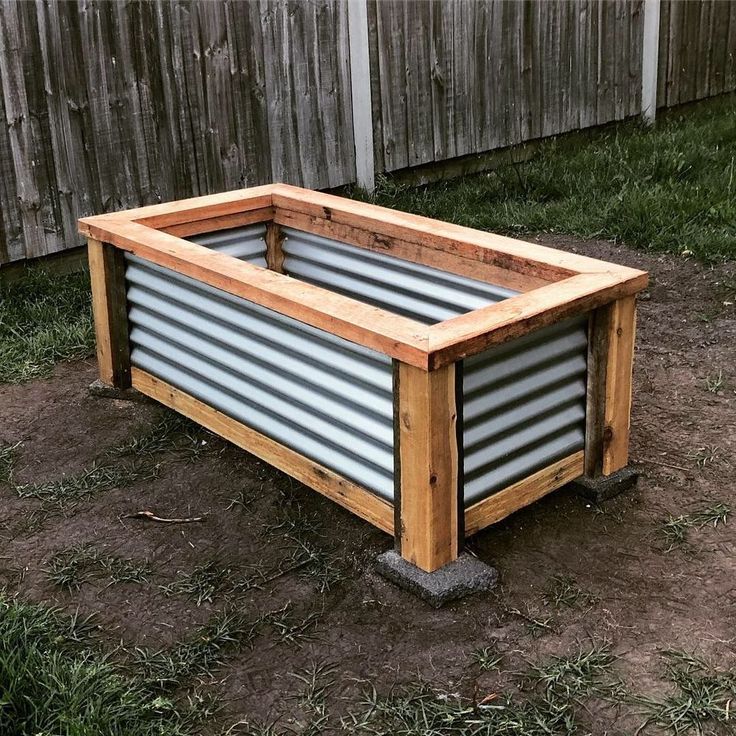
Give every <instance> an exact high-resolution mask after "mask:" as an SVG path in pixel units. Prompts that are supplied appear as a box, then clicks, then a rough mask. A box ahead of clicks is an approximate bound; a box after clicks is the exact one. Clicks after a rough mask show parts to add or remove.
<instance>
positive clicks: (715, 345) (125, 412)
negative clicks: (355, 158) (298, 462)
mask: <svg viewBox="0 0 736 736" xmlns="http://www.w3.org/2000/svg"><path fill="white" fill-rule="evenodd" d="M538 240H539V241H540V242H545V243H548V244H551V245H554V246H556V247H561V248H566V249H570V250H575V251H577V252H580V253H585V254H588V255H592V256H596V257H600V258H604V259H607V260H612V261H615V262H618V263H623V264H627V265H631V266H635V267H639V268H644V269H647V270H648V271H650V273H651V286H650V288H649V289H648V291H647V292H645V294H644V295H643V299H642V300H641V302H640V305H639V325H638V338H637V355H636V367H635V388H634V409H633V417H632V441H631V460H632V463H633V464H634V465H635V466H636V467H637V468H638V469H639V470H640V472H641V478H640V481H639V485H638V488H637V489H636V490H635V491H633V492H629V493H627V494H625V495H622V496H619V497H617V498H615V499H613V500H611V501H608V502H606V503H605V505H603V506H602V507H600V508H596V507H594V506H593V505H591V504H590V503H589V502H586V501H584V500H582V499H581V498H579V497H576V496H575V495H573V494H572V492H570V491H569V490H567V489H562V490H560V491H559V492H556V493H554V494H551V495H550V496H548V497H546V498H545V499H543V500H541V501H539V502H537V503H535V504H534V505H532V506H531V507H528V508H527V509H525V510H522V511H520V512H518V513H516V514H515V515H513V516H512V517H510V518H509V519H507V520H505V521H504V522H502V523H500V524H498V525H496V526H494V527H492V528H490V529H487V530H486V531H484V532H482V533H480V534H478V535H476V536H475V537H474V538H472V539H470V540H469V543H468V544H469V547H470V548H471V549H472V551H474V552H475V553H476V554H477V555H478V556H479V557H480V558H481V559H483V560H485V561H486V562H488V563H489V564H491V565H493V566H495V567H496V568H497V569H498V570H499V572H500V579H501V584H500V585H499V587H498V588H497V589H496V590H495V591H494V592H493V593H490V594H487V595H482V596H480V595H479V596H474V597H471V598H467V599H465V600H463V601H460V602H457V603H455V604H452V605H449V606H447V607H445V608H443V609H441V610H434V609H432V608H430V607H428V606H427V605H425V604H423V603H421V602H420V601H418V600H417V599H415V598H414V597H412V596H411V595H410V594H407V593H405V592H403V591H402V590H399V589H397V588H396V587H394V586H393V585H391V584H390V583H388V582H386V581H385V580H383V579H382V578H380V577H379V576H377V575H376V574H375V572H374V571H373V559H374V558H375V556H376V555H377V554H379V553H380V552H381V551H383V550H385V549H387V548H388V547H389V546H390V545H391V540H390V539H389V537H388V536H386V535H385V534H383V533H382V532H380V531H378V530H376V529H374V528H372V527H371V526H370V525H368V524H367V523H365V522H363V521H361V520H359V519H357V518H356V517H353V516H351V515H350V514H349V513H347V512H345V511H343V510H342V509H341V508H339V507H338V506H336V505H334V504H333V503H331V502H329V501H327V500H326V499H324V498H322V497H321V496H320V495H318V494H316V493H314V492H312V491H310V490H308V489H306V488H304V487H302V486H300V485H299V484H296V483H294V482H292V481H290V480H289V479H288V478H287V477H286V476H284V475H283V474H281V473H279V472H278V471H275V470H273V469H271V468H270V467H269V466H267V465H266V464H264V463H262V462H260V461H259V460H257V459H255V458H253V457H252V456H249V455H248V454H247V453H245V452H242V451H240V450H238V449H237V448H235V447H233V446H231V445H229V444H227V443H225V442H224V441H221V440H219V439H217V438H210V440H209V441H208V446H207V447H206V448H205V449H204V451H203V452H201V453H200V454H198V455H197V456H196V457H194V458H191V457H187V456H183V455H182V454H181V453H177V452H175V451H170V452H163V453H159V454H158V455H156V456H155V461H156V462H157V463H159V465H160V466H159V475H158V477H157V478H156V479H154V480H152V481H146V482H143V483H137V484H134V485H131V486H130V487H127V488H120V489H116V490H111V491H106V492H104V493H101V494H99V495H97V496H95V497H93V498H91V499H89V500H86V501H83V502H81V503H79V504H77V505H76V506H74V507H72V508H68V509H65V510H63V511H61V512H57V513H53V514H51V515H41V516H38V514H36V515H33V514H34V511H35V512H37V511H38V509H39V506H40V503H39V502H38V501H36V500H33V499H19V498H17V497H16V494H15V493H14V492H13V491H12V489H11V488H10V487H9V486H7V485H6V486H2V485H0V509H2V515H1V517H0V574H1V575H2V578H3V580H4V582H5V583H6V584H7V585H8V587H9V589H10V590H11V591H14V592H17V593H18V594H19V595H20V596H22V597H23V598H24V599H28V600H32V601H38V602H45V603H49V602H51V603H53V604H55V605H58V606H60V607H61V608H62V609H64V610H66V611H68V612H70V613H71V612H76V611H79V612H80V613H81V614H83V615H87V614H91V613H94V614H96V621H97V623H98V624H99V626H100V630H101V633H102V635H103V637H104V638H105V639H106V640H107V641H109V642H110V644H111V645H114V644H116V643H118V642H120V641H122V642H123V643H124V644H125V645H126V646H134V645H135V646H146V647H153V648H160V647H167V646H171V645H172V644H173V643H175V642H176V641H179V640H181V639H183V638H185V637H186V636H187V635H188V634H190V633H191V632H192V631H194V630H195V629H196V628H197V627H198V626H201V625H202V624H203V623H204V622H205V621H206V620H207V619H208V618H209V617H210V616H211V615H212V613H213V612H214V611H215V610H219V609H221V608H222V607H223V606H224V605H225V602H224V598H223V597H222V596H221V597H219V598H215V600H214V602H213V603H206V602H205V603H202V605H200V606H197V605H196V603H195V602H194V601H193V600H192V599H190V598H187V597H184V596H181V595H174V596H167V595H165V593H164V591H163V590H162V589H161V586H162V585H165V584H167V583H170V582H172V581H174V580H177V579H179V577H180V575H179V574H180V573H182V572H187V571H190V572H191V571H192V570H193V569H194V568H195V567H196V566H197V565H201V564H203V563H204V562H208V561H214V562H215V563H216V564H217V565H220V566H222V567H225V568H231V569H232V570H233V571H235V572H234V573H233V574H235V573H236V572H237V571H244V570H247V569H248V568H249V566H252V565H254V564H257V565H260V566H262V567H263V568H264V569H265V568H272V567H273V566H275V565H277V564H278V563H279V562H283V561H284V560H285V559H286V558H287V557H288V554H289V553H290V551H291V550H293V548H294V543H293V541H292V540H290V539H289V535H290V534H291V536H294V535H295V534H297V535H298V534H301V533H302V532H304V530H305V529H306V532H304V533H307V534H309V535H311V538H313V539H316V540H317V541H318V543H319V544H320V545H322V547H324V548H326V549H327V552H328V555H329V559H330V564H331V565H332V567H333V568H334V574H335V579H334V580H333V581H332V585H331V587H330V589H329V590H327V591H325V592H321V591H320V590H319V585H318V583H317V580H316V579H314V578H312V577H310V576H307V575H304V574H302V573H300V572H299V571H295V572H291V573H288V574H284V575H282V576H280V577H278V578H276V579H275V580H273V581H272V582H270V583H266V584H264V585H263V586H262V587H261V588H257V589H253V590H250V591H248V592H246V593H242V594H240V595H239V596H238V598H237V605H238V607H239V608H240V609H241V610H246V611H252V613H253V615H254V617H255V616H257V615H259V614H261V613H263V612H267V611H275V610H277V609H278V608H280V607H282V606H283V605H285V604H286V603H288V602H291V610H292V611H293V612H294V615H306V614H307V613H310V612H314V613H316V614H317V617H316V619H315V621H316V623H315V624H314V627H313V631H312V634H313V638H312V639H310V640H309V641H307V642H302V643H298V644H293V643H289V642H284V641H282V640H280V639H278V638H277V637H275V636H274V635H272V634H269V633H268V632H266V633H263V634H260V635H258V636H257V638H256V639H255V640H254V641H253V645H252V648H245V649H244V650H243V651H242V652H240V653H237V654H234V655H232V656H229V657H228V658H227V660H226V662H225V664H224V665H223V666H222V667H220V668H219V669H218V670H217V671H216V672H215V675H214V677H215V679H216V684H215V685H213V687H214V688H215V692H216V693H217V694H218V696H219V697H220V698H221V699H222V702H223V703H224V709H223V711H222V712H221V713H220V714H219V715H218V717H217V720H216V722H215V723H213V724H212V728H213V733H215V732H217V731H218V730H219V729H220V728H222V727H227V726H228V725H229V724H232V723H234V722H236V721H238V720H239V719H241V718H244V717H246V716H247V717H248V718H251V717H253V718H257V719H262V720H265V721H273V720H276V719H279V718H282V719H287V720H286V722H288V718H289V717H291V716H293V715H294V709H295V707H296V706H295V705H294V701H293V695H294V692H296V691H297V690H298V687H297V681H296V680H295V678H294V677H293V676H292V675H291V674H290V673H294V672H297V671H299V670H301V669H304V668H305V667H308V666H309V665H311V664H312V663H314V662H329V663H331V664H333V665H334V666H335V667H336V672H335V674H334V675H333V678H334V679H335V680H336V682H337V683H338V684H337V685H336V690H335V691H334V692H333V693H332V694H331V695H330V699H331V702H333V703H334V707H335V708H336V709H337V710H338V711H339V710H340V709H341V708H343V709H344V708H345V707H349V701H350V700H352V699H355V698H357V697H358V695H357V694H358V692H359V691H360V689H361V685H360V683H359V682H356V681H358V680H359V681H370V682H372V683H373V684H374V685H375V686H376V688H377V689H378V690H379V691H380V692H388V691H389V690H390V688H391V687H392V686H393V685H395V684H397V683H405V682H410V681H416V680H417V679H422V680H424V681H426V682H428V683H430V684H431V685H432V686H434V687H437V688H438V689H441V690H443V691H445V692H460V693H462V694H463V695H466V696H468V697H470V698H473V699H476V702H477V700H479V699H481V698H482V697H484V696H485V695H486V694H487V693H489V692H492V691H495V692H504V691H509V690H514V689H516V684H515V682H516V680H515V679H514V675H513V674H512V673H513V672H514V671H518V670H519V669H523V664H524V662H525V661H539V660H544V658H546V657H549V656H551V655H561V654H565V653H568V652H570V651H571V650H574V649H575V648H576V647H577V646H578V645H579V644H580V643H583V644H584V643H585V642H589V641H591V640H603V639H606V640H608V641H610V642H611V643H612V645H613V647H614V651H615V653H616V654H617V655H619V659H618V661H617V663H616V671H617V672H618V674H620V676H621V677H622V678H623V679H624V681H625V682H626V683H627V685H628V686H629V687H630V688H631V689H632V690H633V691H635V692H638V693H642V694H646V693H649V694H652V693H655V692H659V693H660V694H661V692H662V690H663V687H664V685H663V682H664V681H663V679H662V674H663V664H662V659H661V657H660V650H663V649H669V648H672V649H682V650H686V651H689V652H695V653H698V654H699V655H701V656H704V657H705V658H707V659H709V660H710V661H712V662H714V663H716V664H718V665H719V666H722V667H733V666H734V663H736V650H735V649H734V631H736V522H734V521H733V520H732V521H730V522H729V523H727V524H725V525H718V527H716V528H713V527H705V528H700V529H698V528H694V529H691V530H690V531H689V532H688V534H687V540H686V542H685V543H684V544H683V545H680V546H678V547H676V548H675V549H672V550H671V551H666V550H667V544H666V542H665V540H664V537H663V535H662V531H661V525H662V522H663V521H664V520H665V519H666V518H667V517H668V516H669V515H674V516H677V515H680V514H687V513H691V512H694V511H699V510H702V509H704V508H706V507H708V506H712V505H713V504H716V503H725V504H730V505H732V506H734V507H736V487H735V483H734V480H735V478H736V470H735V462H734V457H735V450H736V311H735V310H736V308H735V307H734V305H733V301H734V300H735V299H734V297H736V268H735V267H734V266H735V265H736V264H725V265H719V266H717V267H708V266H703V265H699V264H697V263H694V262H692V261H690V260H688V259H686V258H684V257H682V258H680V257H676V256H670V255H666V256H665V255H662V256H658V255H651V254H645V253H640V252H635V251H632V250H629V249H627V248H625V247H623V246H619V245H615V244H611V243H607V242H596V241H590V242H583V241H574V242H571V240H570V239H569V238H563V237H550V236H544V237H540V238H539V239H538ZM95 371H96V367H95V364H94V361H92V360H90V361H85V362H76V363H67V364H62V365H59V366H57V368H56V370H55V371H54V374H53V376H52V377H51V378H49V379H47V380H38V381H34V382H31V383H28V384H25V385H3V386H0V411H1V416H2V421H1V422H0V445H1V444H8V443H10V444H13V443H16V442H21V443H22V445H21V446H20V448H19V450H18V459H17V463H16V471H15V482H16V483H30V482H38V481H45V480H54V479H59V478H60V477H61V476H63V475H69V474H74V473H78V472H79V471H80V470H81V469H83V468H85V467H88V466H89V465H90V464H91V463H93V462H95V461H97V462H104V461H106V459H107V458H109V450H110V448H111V447H114V446H115V445H117V444H119V443H121V442H122V441H124V440H126V439H128V438H130V437H132V436H135V435H136V434H140V433H141V432H143V431H145V429H146V428H147V427H149V426H150V425H151V424H152V423H153V422H154V421H155V420H156V419H157V418H158V417H159V416H160V414H161V409H160V407H158V406H157V405H156V404H154V403H153V402H150V403H145V402H144V403H137V402H127V401H119V400H112V399H102V398H95V397H92V396H90V395H88V391H87V387H88V385H89V384H90V383H91V382H92V381H93V380H94V378H95ZM719 374H720V375H721V377H722V384H723V385H722V386H721V387H720V389H719V390H718V391H717V392H711V391H709V390H707V387H706V379H708V378H711V379H714V378H716V377H717V376H718V375H719ZM238 498H240V499H241V500H244V501H245V503H244V504H237V503H236V504H232V501H233V499H238ZM143 509H150V510H153V511H155V512H156V513H157V514H159V515H161V516H165V517H172V516H176V517H187V516H191V515H196V516H199V515H205V516H206V518H205V520H204V521H203V522H199V523H190V524H178V525H173V524H172V525H168V524H161V523H156V522H150V521H141V520H135V519H129V518H127V519H126V518H123V517H124V516H125V515H126V514H130V513H133V512H136V511H139V510H143ZM290 524H291V527H290ZM290 528H291V531H290ZM86 543H90V544H93V545H95V546H96V547H97V548H99V549H101V550H104V551H105V552H108V553H111V554H115V555H119V556H121V557H126V558H131V559H134V560H148V561H149V562H150V564H151V566H152V569H153V573H152V576H151V580H150V582H149V583H148V584H146V585H141V584H134V583H123V584H116V585H107V584H106V582H105V581H104V580H103V581H96V582H90V583H85V584H83V585H82V586H81V587H80V589H79V590H78V591H72V592H67V591H65V590H64V589H62V588H60V587H58V586H56V585H55V584H53V583H52V582H51V581H50V580H49V578H48V574H47V570H48V565H49V562H50V559H51V558H52V556H53V555H54V554H55V553H57V552H59V551H60V550H64V549H67V548H69V547H72V546H75V545H80V544H86ZM554 576H565V577H568V578H571V579H573V580H574V581H575V582H576V584H577V585H578V586H579V587H580V588H581V589H582V590H583V591H585V592H586V593H587V594H589V595H590V596H592V599H591V600H589V601H588V602H587V603H586V604H584V605H581V604H578V605H575V606H572V607H565V606H555V605H553V604H552V603H551V602H549V601H548V600H546V599H545V592H546V591H548V590H549V589H550V586H551V585H552V582H551V581H552V578H553V577H554ZM529 619H537V620H541V621H545V620H547V619H549V621H548V622H547V624H546V626H542V627H539V626H537V627H534V626H533V625H532V624H530V621H529ZM488 645H495V646H496V647H497V649H498V651H500V652H502V653H504V665H503V667H502V672H501V673H487V672H486V673H484V672H482V671H481V670H480V669H479V668H478V666H477V664H474V663H473V661H472V659H471V653H472V652H473V651H474V650H476V649H478V648H479V647H484V646H488ZM343 697H344V698H346V699H347V701H348V705H347V706H345V705H344V701H343ZM585 718H587V719H588V720H589V721H590V726H589V727H590V729H591V732H592V733H597V734H602V733H608V734H626V733H632V732H633V731H634V730H636V727H637V726H638V725H639V724H640V723H641V721H642V718H641V716H639V715H637V714H636V713H635V712H634V711H633V710H632V709H631V708H628V707H623V708H596V709H593V710H591V712H590V713H588V714H587V715H586V716H585Z"/></svg>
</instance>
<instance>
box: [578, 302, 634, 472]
mask: <svg viewBox="0 0 736 736" xmlns="http://www.w3.org/2000/svg"><path fill="white" fill-rule="evenodd" d="M635 332H636V300H635V297H633V296H632V297H626V298H624V299H619V300H618V301H616V302H613V303H612V304H608V305H606V306H605V307H601V308H600V309H597V310H596V311H595V312H593V314H592V315H591V321H590V330H589V348H588V406H587V420H586V423H587V426H586V445H585V475H586V477H588V478H596V477H600V476H608V475H611V474H613V473H615V472H616V471H618V470H621V469H622V468H624V467H626V465H627V463H628V459H629V423H630V418H631V386H632V368H633V363H634V338H635Z"/></svg>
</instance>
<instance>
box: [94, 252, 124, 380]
mask: <svg viewBox="0 0 736 736" xmlns="http://www.w3.org/2000/svg"><path fill="white" fill-rule="evenodd" d="M87 243H88V244H87V247H88V259H89V272H90V278H91V282H92V311H93V314H94V323H95V335H96V338H97V364H98V369H99V376H100V381H102V383H105V384H107V385H108V386H115V387H116V388H121V389H124V388H128V387H129V386H130V346H129V342H128V313H127V309H126V302H125V261H124V258H123V253H122V251H120V250H118V249H117V248H115V247H113V246H112V245H109V244H108V243H101V242H100V241H99V240H94V239H92V238H90V239H89V240H88V241H87Z"/></svg>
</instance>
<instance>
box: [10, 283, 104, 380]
mask: <svg viewBox="0 0 736 736" xmlns="http://www.w3.org/2000/svg"><path fill="white" fill-rule="evenodd" d="M93 350H94V330H93V328H92V312H91V298H90V286H89V274H88V273H86V272H84V273H75V274H68V275H58V276H57V275H50V274H48V273H46V272H45V271H43V270H41V269H30V270H29V272H28V274H27V275H26V276H24V277H23V278H21V279H19V280H18V281H16V282H13V283H10V284H2V283H0V383H5V382H13V383H16V382H21V381H28V380H29V379H31V378H42V377H44V376H48V375H49V374H50V373H51V370H52V368H53V367H54V365H55V364H56V363H57V362H58V361H60V360H71V359H73V358H85V357H87V356H89V355H91V354H92V353H93Z"/></svg>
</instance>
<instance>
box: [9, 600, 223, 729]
mask: <svg viewBox="0 0 736 736" xmlns="http://www.w3.org/2000/svg"><path fill="white" fill-rule="evenodd" d="M0 704H1V707H0V733H2V734H3V736H26V735H27V734H38V735H39V736H40V735H41V734H49V735H50V734H68V735H69V736H72V735H75V736H76V735H78V736H86V735H87V734H125V736H187V735H188V734H192V735H193V734H195V733H200V732H201V731H200V728H199V724H201V722H202V721H203V720H205V719H207V718H208V717H210V716H211V714H212V705H211V703H209V702H207V701H206V700H204V699H201V698H198V697H193V698H192V699H191V701H190V702H189V703H176V702H175V701H173V700H172V699H169V698H163V697H156V696H155V695H154V694H153V693H152V692H151V691H150V690H149V689H148V687H147V686H146V683H145V682H144V681H143V680H142V679H141V678H139V677H137V676H135V675H131V674H130V673H129V672H127V670H126V669H125V668H124V667H123V666H122V665H121V664H120V663H118V662H116V661H115V660H114V659H113V658H112V657H110V656H109V655H106V654H104V653H103V652H101V651H100V650H99V648H97V646H96V645H95V643H94V641H93V640H92V639H91V638H90V626H89V623H88V622H86V621H81V620H79V619H75V618H71V619H70V618H68V617H64V616H62V615H61V614H60V613H58V612H56V611H55V610H52V609H49V608H44V607H42V606H37V605H30V604H26V603H21V602H19V601H17V600H15V599H12V598H9V597H7V596H6V595H5V594H2V595H0Z"/></svg>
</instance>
